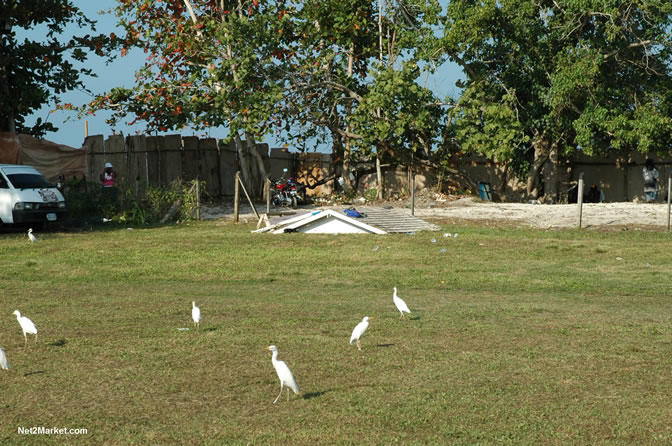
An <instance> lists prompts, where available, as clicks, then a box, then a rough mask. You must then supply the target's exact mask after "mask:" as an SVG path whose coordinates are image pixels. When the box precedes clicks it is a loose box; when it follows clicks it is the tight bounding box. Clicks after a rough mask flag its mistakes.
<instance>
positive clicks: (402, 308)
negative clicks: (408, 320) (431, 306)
mask: <svg viewBox="0 0 672 446" xmlns="http://www.w3.org/2000/svg"><path fill="white" fill-rule="evenodd" d="M392 300H393V301H394V305H396V306H397V310H399V313H401V317H400V319H403V318H404V312H406V313H410V312H411V310H409V309H408V305H406V302H404V300H403V299H402V298H401V297H399V296H397V287H396V286H395V287H394V294H392Z"/></svg>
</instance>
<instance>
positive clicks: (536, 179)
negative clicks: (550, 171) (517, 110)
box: [527, 135, 550, 200]
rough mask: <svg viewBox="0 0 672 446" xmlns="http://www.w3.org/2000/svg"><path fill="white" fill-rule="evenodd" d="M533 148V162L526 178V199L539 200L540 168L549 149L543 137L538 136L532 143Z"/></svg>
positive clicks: (546, 157) (547, 155)
mask: <svg viewBox="0 0 672 446" xmlns="http://www.w3.org/2000/svg"><path fill="white" fill-rule="evenodd" d="M532 147H534V162H533V163H532V166H530V171H529V174H528V176H527V198H528V200H531V199H538V198H539V186H540V184H541V178H540V177H541V167H542V166H543V165H544V163H545V162H546V160H547V159H548V157H549V153H550V149H549V143H548V141H547V140H546V138H545V136H544V135H538V137H537V139H536V141H534V142H533V143H532Z"/></svg>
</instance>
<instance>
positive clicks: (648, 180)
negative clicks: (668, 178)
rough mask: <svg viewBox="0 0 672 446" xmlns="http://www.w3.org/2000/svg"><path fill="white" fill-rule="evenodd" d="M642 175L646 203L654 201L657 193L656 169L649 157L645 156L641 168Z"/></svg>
mask: <svg viewBox="0 0 672 446" xmlns="http://www.w3.org/2000/svg"><path fill="white" fill-rule="evenodd" d="M642 175H643V176H644V195H645V196H646V202H647V203H655V201H656V197H657V195H658V169H656V166H655V164H654V163H653V160H652V159H651V158H647V160H646V163H645V164H644V168H643V169H642Z"/></svg>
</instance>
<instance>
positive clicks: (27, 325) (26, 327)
mask: <svg viewBox="0 0 672 446" xmlns="http://www.w3.org/2000/svg"><path fill="white" fill-rule="evenodd" d="M12 314H13V315H15V316H16V320H17V321H19V325H20V326H21V330H23V340H24V344H26V343H27V342H28V336H26V333H30V334H34V335H35V343H36V344H37V328H36V327H35V324H33V321H31V320H30V319H28V318H27V317H25V316H21V313H20V312H19V310H15V311H14V312H13V313H12Z"/></svg>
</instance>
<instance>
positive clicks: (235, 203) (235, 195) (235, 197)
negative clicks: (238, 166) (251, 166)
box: [233, 170, 240, 223]
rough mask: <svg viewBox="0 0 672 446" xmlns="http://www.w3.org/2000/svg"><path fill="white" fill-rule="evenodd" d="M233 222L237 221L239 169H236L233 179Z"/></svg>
mask: <svg viewBox="0 0 672 446" xmlns="http://www.w3.org/2000/svg"><path fill="white" fill-rule="evenodd" d="M233 182H234V186H233V222H234V223H238V211H239V209H238V206H239V203H238V202H239V201H240V170H238V171H236V176H235V179H234V180H233Z"/></svg>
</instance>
